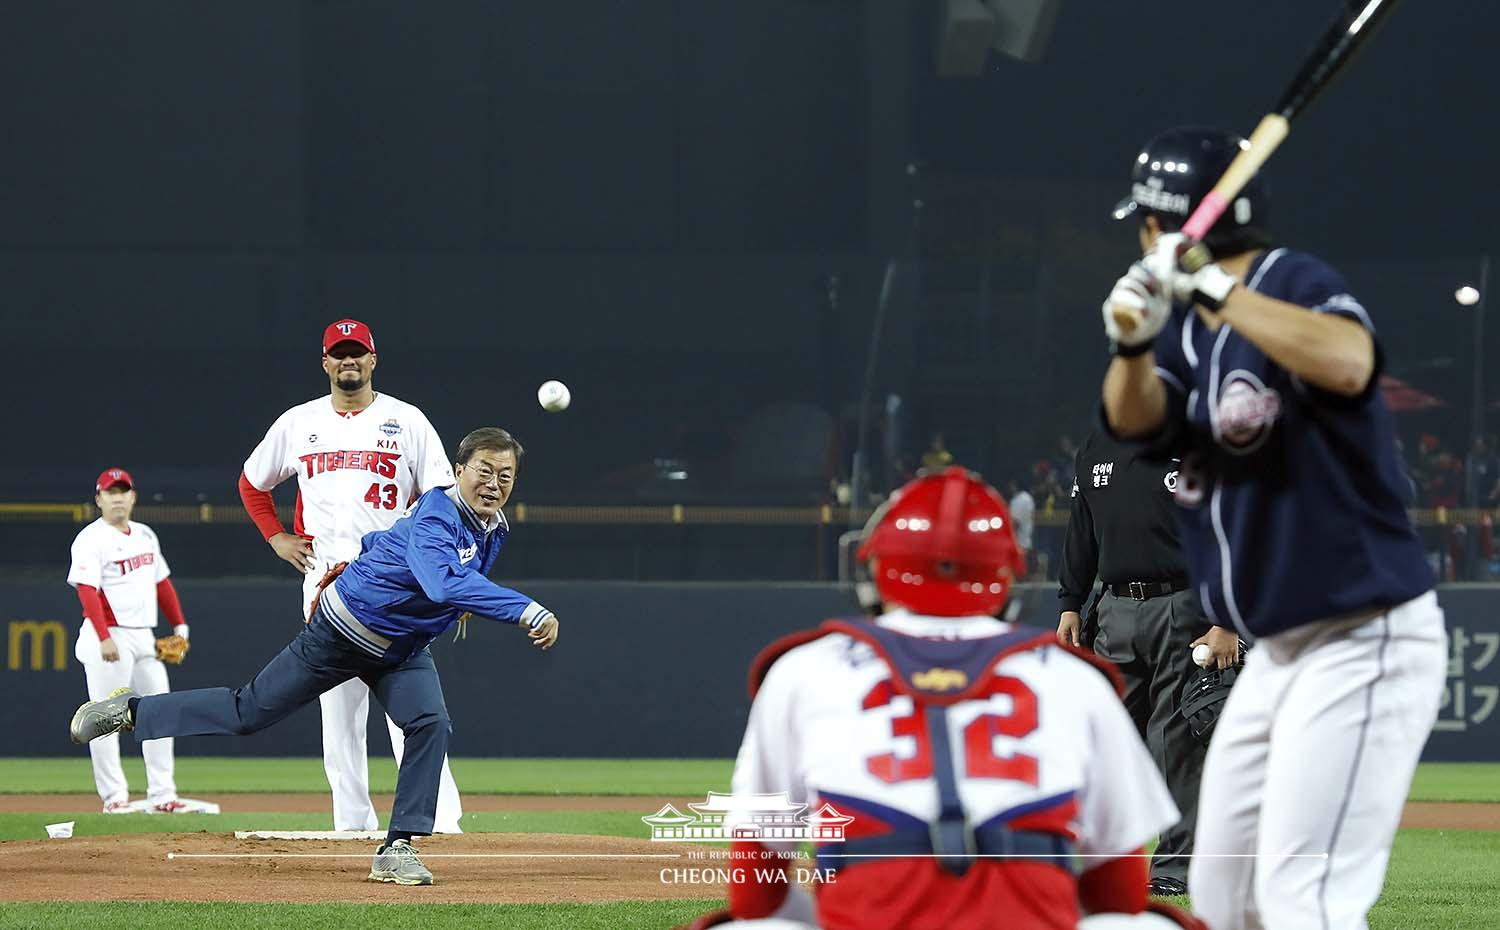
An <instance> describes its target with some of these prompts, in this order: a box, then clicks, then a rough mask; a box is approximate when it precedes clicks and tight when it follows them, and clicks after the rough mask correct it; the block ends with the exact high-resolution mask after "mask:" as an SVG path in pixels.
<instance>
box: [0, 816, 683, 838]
mask: <svg viewBox="0 0 1500 930" xmlns="http://www.w3.org/2000/svg"><path fill="white" fill-rule="evenodd" d="M651 813H655V810H654V809H653V810H642V811H513V812H509V813H499V812H494V813H477V814H465V815H464V818H463V820H462V821H461V823H460V825H461V826H462V827H463V828H464V830H465V831H467V832H469V833H577V834H583V835H591V836H624V837H635V838H637V839H643V840H644V839H647V838H648V837H650V835H651V833H650V828H649V827H647V826H646V825H645V824H643V823H641V818H642V817H643V816H645V815H647V814H651ZM66 820H71V821H73V835H74V836H111V835H114V834H119V833H220V834H229V833H233V832H234V831H236V830H330V829H332V828H333V824H332V823H331V822H330V818H329V815H327V814H276V813H264V814H235V813H228V814H219V815H207V814H171V815H160V816H152V815H149V814H118V815H117V814H94V813H90V814H80V813H77V812H76V811H74V812H57V813H37V814H4V813H0V842H3V841H6V840H42V839H46V838H47V830H46V825H47V824H49V823H61V822H63V821H66Z"/></svg>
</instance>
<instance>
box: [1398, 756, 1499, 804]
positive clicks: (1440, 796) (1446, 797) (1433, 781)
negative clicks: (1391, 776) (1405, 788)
mask: <svg viewBox="0 0 1500 930" xmlns="http://www.w3.org/2000/svg"><path fill="white" fill-rule="evenodd" d="M1408 797H1410V798H1411V800H1413V801H1477V802H1495V801H1500V764H1496V763H1489V762H1427V763H1424V764H1422V765H1419V766H1417V774H1416V777H1415V778H1413V779H1412V783H1411V793H1410V794H1409V795H1408Z"/></svg>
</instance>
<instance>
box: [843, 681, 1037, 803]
mask: <svg viewBox="0 0 1500 930" xmlns="http://www.w3.org/2000/svg"><path fill="white" fill-rule="evenodd" d="M896 694H897V691H896V688H895V685H893V684H892V683H891V681H890V680H889V679H886V680H884V681H882V682H880V683H879V684H877V685H876V686H875V687H874V688H871V689H870V692H869V693H868V694H866V695H865V699H864V702H863V705H862V706H863V707H864V709H865V710H874V709H876V708H878V707H884V706H886V705H887V704H889V703H890V702H891V698H893V697H895V696H896ZM1000 694H1004V695H1009V696H1010V699H1011V709H1010V712H1009V713H1006V714H996V713H988V714H980V715H979V716H978V717H975V718H974V720H973V721H971V722H970V723H969V725H968V726H966V727H964V731H963V754H964V761H963V765H964V772H965V774H966V775H967V777H969V778H1002V779H1005V780H1007V781H1019V782H1025V783H1026V784H1028V785H1035V784H1036V783H1037V759H1036V757H1035V756H1030V755H1026V754H1025V753H1015V754H1014V755H1009V756H997V755H995V750H994V743H995V739H994V738H995V737H996V736H1009V737H1012V738H1017V739H1019V738H1020V737H1023V736H1025V735H1027V734H1028V733H1031V732H1032V731H1033V730H1035V729H1036V727H1037V714H1036V694H1034V693H1033V692H1032V690H1031V689H1030V688H1028V687H1026V683H1025V682H1023V681H1021V680H1020V679H1018V678H1009V677H1007V676H1004V675H997V676H995V677H994V678H992V679H991V680H990V684H989V686H988V687H987V688H986V689H985V690H984V691H982V692H980V693H979V694H977V695H975V696H974V698H973V700H976V701H983V700H988V699H989V698H991V697H994V696H996V695H1000ZM914 703H915V702H914ZM891 736H892V737H893V738H894V737H902V736H908V737H911V738H912V739H913V740H915V741H916V752H915V753H913V754H912V755H910V756H898V755H896V754H895V753H894V752H887V753H882V754H879V755H874V756H870V757H869V758H867V759H866V760H865V767H866V768H867V769H869V771H870V774H871V775H874V776H875V777H876V778H879V779H880V780H881V781H884V782H886V783H888V784H895V783H896V782H903V781H911V780H913V779H918V778H931V777H932V774H933V772H932V739H931V737H929V736H928V734H927V712H926V709H925V708H924V707H923V706H922V705H921V704H920V703H916V706H915V708H914V709H913V711H912V713H910V714H908V715H906V716H904V717H894V718H892V719H891Z"/></svg>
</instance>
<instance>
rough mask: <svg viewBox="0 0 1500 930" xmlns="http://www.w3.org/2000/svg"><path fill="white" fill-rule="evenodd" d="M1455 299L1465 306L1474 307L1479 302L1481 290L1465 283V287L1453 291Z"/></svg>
mask: <svg viewBox="0 0 1500 930" xmlns="http://www.w3.org/2000/svg"><path fill="white" fill-rule="evenodd" d="M1453 299H1454V300H1456V301H1458V302H1459V303H1461V304H1463V305H1464V306H1465V307H1472V306H1474V305H1475V304H1477V303H1479V290H1478V289H1477V288H1474V287H1471V286H1469V285H1467V284H1465V285H1464V286H1463V287H1461V288H1459V289H1458V290H1456V291H1454V292H1453Z"/></svg>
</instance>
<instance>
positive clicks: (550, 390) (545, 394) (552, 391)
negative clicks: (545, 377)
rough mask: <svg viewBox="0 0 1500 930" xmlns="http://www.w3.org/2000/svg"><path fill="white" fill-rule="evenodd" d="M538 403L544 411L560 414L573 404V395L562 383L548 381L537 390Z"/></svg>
mask: <svg viewBox="0 0 1500 930" xmlns="http://www.w3.org/2000/svg"><path fill="white" fill-rule="evenodd" d="M536 402H537V403H539V404H541V405H542V409H543V410H546V411H548V412H550V413H560V412H562V411H564V410H567V409H568V404H570V403H572V402H573V395H572V393H570V392H569V391H568V386H567V385H566V384H563V383H562V382H561V381H546V382H543V384H542V386H541V387H539V388H537V389H536Z"/></svg>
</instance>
